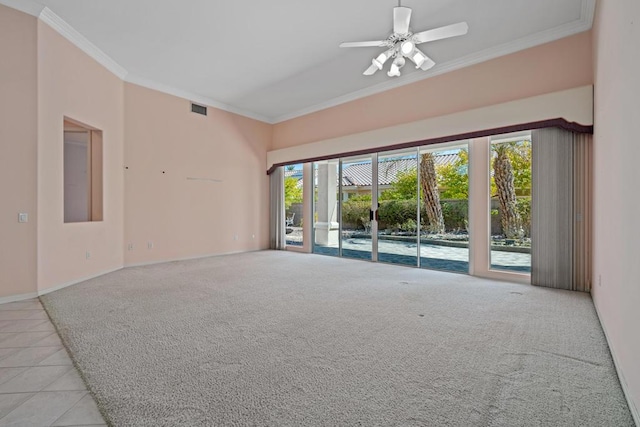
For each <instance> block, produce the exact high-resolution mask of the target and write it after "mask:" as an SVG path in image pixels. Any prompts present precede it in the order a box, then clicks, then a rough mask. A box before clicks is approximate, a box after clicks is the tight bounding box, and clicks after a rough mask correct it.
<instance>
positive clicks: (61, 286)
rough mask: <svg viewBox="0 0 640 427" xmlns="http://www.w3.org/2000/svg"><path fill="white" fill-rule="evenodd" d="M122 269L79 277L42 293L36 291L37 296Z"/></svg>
mask: <svg viewBox="0 0 640 427" xmlns="http://www.w3.org/2000/svg"><path fill="white" fill-rule="evenodd" d="M122 268H123V267H117V268H112V269H109V270H104V271H101V272H99V273H97V274H92V275H91V276H85V277H81V278H80V279H74V280H71V281H69V282H65V283H63V284H61V285H58V286H54V287H53V288H49V289H44V290H42V291H38V296H42V295H46V294H49V293H51V292H55V291H59V290H60V289H64V288H67V287H69V286H73V285H77V284H78V283H81V282H84V281H86V280H90V279H95V278H96V277H100V276H104V275H105V274H109V273H113V272H114V271H118V270H122Z"/></svg>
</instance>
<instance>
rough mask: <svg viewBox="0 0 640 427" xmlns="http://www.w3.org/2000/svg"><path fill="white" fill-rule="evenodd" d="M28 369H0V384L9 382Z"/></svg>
mask: <svg viewBox="0 0 640 427" xmlns="http://www.w3.org/2000/svg"><path fill="white" fill-rule="evenodd" d="M27 369H28V368H0V384H3V383H5V382H7V381H9V380H10V379H11V378H13V377H15V376H16V375H18V374H21V373H23V372H24V371H26V370H27Z"/></svg>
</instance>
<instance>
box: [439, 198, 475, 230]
mask: <svg viewBox="0 0 640 427" xmlns="http://www.w3.org/2000/svg"><path fill="white" fill-rule="evenodd" d="M441 205H442V217H443V218H444V226H445V229H446V230H447V231H457V230H466V229H467V225H468V223H469V202H468V201H467V200H455V201H447V202H441Z"/></svg>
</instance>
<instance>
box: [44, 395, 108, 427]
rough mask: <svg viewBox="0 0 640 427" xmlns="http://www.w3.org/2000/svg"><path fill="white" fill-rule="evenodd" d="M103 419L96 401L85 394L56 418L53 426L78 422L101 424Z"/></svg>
mask: <svg viewBox="0 0 640 427" xmlns="http://www.w3.org/2000/svg"><path fill="white" fill-rule="evenodd" d="M101 423H104V419H103V418H102V415H101V414H100V411H99V410H98V406H97V405H96V402H95V401H94V400H93V398H92V397H91V395H90V394H87V395H86V396H84V397H83V398H82V400H80V401H79V402H78V403H76V404H75V406H74V407H73V408H71V409H69V410H68V411H67V412H66V413H65V414H64V415H62V416H61V417H60V418H58V419H57V420H56V421H55V422H54V423H53V424H52V425H53V426H77V425H78V424H88V425H91V424H101Z"/></svg>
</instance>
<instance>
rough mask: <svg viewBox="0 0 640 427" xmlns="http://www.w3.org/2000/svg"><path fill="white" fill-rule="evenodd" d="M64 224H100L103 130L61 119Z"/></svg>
mask: <svg viewBox="0 0 640 427" xmlns="http://www.w3.org/2000/svg"><path fill="white" fill-rule="evenodd" d="M63 144H64V222H65V223H68V222H90V221H102V205H103V203H102V131H100V130H97V129H94V128H92V127H89V126H86V125H83V124H81V123H79V122H77V121H74V120H71V119H68V118H65V120H64V138H63Z"/></svg>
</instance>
